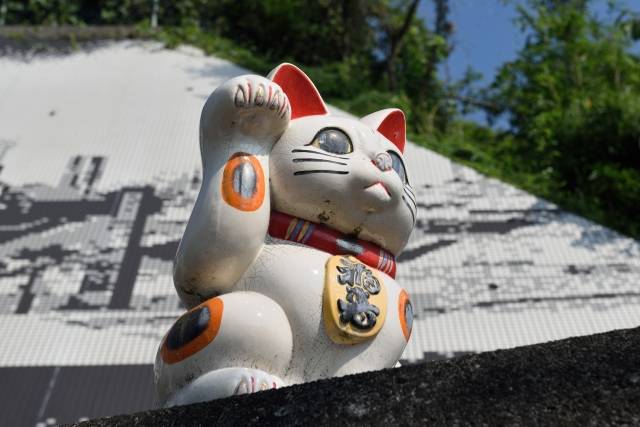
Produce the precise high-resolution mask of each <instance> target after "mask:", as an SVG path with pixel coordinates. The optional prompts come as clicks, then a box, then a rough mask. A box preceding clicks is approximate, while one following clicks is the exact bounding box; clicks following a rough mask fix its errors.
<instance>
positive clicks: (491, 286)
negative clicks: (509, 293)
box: [487, 283, 498, 291]
mask: <svg viewBox="0 0 640 427" xmlns="http://www.w3.org/2000/svg"><path fill="white" fill-rule="evenodd" d="M487 287H488V288H489V290H491V291H495V290H496V289H498V285H496V284H495V283H489V285H487Z"/></svg>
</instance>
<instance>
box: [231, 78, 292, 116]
mask: <svg viewBox="0 0 640 427" xmlns="http://www.w3.org/2000/svg"><path fill="white" fill-rule="evenodd" d="M234 104H235V106H236V107H237V108H256V107H257V108H264V109H265V110H270V111H272V112H273V114H274V115H276V116H277V117H279V118H280V119H288V118H289V117H290V116H291V106H290V104H289V100H288V99H287V95H286V94H285V93H284V92H283V91H282V90H281V89H280V87H278V85H276V84H275V83H273V82H271V81H270V80H267V79H265V78H262V77H258V76H255V77H253V76H252V77H250V78H247V79H246V80H245V81H244V82H241V83H239V84H238V85H237V87H236V90H235V96H234Z"/></svg>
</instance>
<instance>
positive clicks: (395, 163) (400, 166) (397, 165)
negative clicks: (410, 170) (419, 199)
mask: <svg viewBox="0 0 640 427" xmlns="http://www.w3.org/2000/svg"><path fill="white" fill-rule="evenodd" d="M387 153H389V155H390V156H391V167H392V168H393V170H394V171H396V173H397V174H398V176H399V177H400V180H401V181H402V183H403V184H408V183H409V180H408V179H407V171H406V169H405V168H404V163H403V162H402V159H401V158H400V156H399V155H398V154H397V153H396V152H395V151H387Z"/></svg>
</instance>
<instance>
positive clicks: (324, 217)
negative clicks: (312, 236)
mask: <svg viewBox="0 0 640 427" xmlns="http://www.w3.org/2000/svg"><path fill="white" fill-rule="evenodd" d="M330 219H331V217H330V216H329V215H328V214H327V213H326V212H325V211H322V212H321V213H319V214H318V221H320V222H327V221H329V220H330Z"/></svg>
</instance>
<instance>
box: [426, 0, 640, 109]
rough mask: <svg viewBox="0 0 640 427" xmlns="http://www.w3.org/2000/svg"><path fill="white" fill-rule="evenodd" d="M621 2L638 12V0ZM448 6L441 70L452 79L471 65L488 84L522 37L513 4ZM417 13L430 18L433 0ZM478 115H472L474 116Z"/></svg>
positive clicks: (464, 0) (602, 3) (492, 0)
mask: <svg viewBox="0 0 640 427" xmlns="http://www.w3.org/2000/svg"><path fill="white" fill-rule="evenodd" d="M621 4H622V5H624V6H627V7H630V8H631V9H632V10H634V11H636V12H640V0H623V1H621ZM450 6H451V21H452V22H453V23H454V25H455V28H456V31H455V33H454V34H453V37H452V41H453V43H454V50H453V53H452V54H451V56H450V58H449V60H448V61H447V63H446V64H445V66H444V67H443V70H442V72H443V73H449V75H450V76H451V78H452V79H454V80H455V79H458V78H460V77H462V75H463V74H464V72H465V71H466V69H467V68H468V67H469V66H471V67H473V69H474V70H476V71H479V72H480V73H482V74H483V76H484V79H483V83H487V84H488V83H489V82H491V80H492V79H493V76H494V74H495V72H496V70H497V69H498V68H499V67H500V65H501V64H503V63H504V62H506V61H509V60H512V59H514V58H515V56H516V53H517V51H518V50H519V49H520V48H521V47H522V45H523V44H524V41H525V37H524V35H522V34H521V33H520V31H519V29H518V28H517V27H516V25H515V23H514V22H513V21H514V19H515V18H516V10H515V7H514V6H513V5H508V6H505V5H504V4H503V3H502V2H501V1H500V0H450ZM593 10H594V11H595V12H596V13H598V14H604V13H606V10H607V0H594V2H593ZM418 14H419V15H420V16H421V17H422V18H423V19H426V20H427V21H428V22H431V20H432V19H433V14H434V7H433V1H432V0H422V2H421V3H420V9H419V11H418ZM482 117H484V116H483V115H477V114H476V115H473V118H474V119H476V120H481V118H482Z"/></svg>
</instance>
